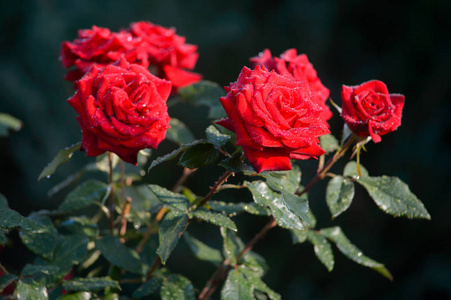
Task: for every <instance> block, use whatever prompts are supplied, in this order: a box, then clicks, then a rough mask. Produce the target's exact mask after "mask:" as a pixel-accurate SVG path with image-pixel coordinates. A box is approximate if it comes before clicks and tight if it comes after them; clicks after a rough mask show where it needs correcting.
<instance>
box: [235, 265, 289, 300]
mask: <svg viewBox="0 0 451 300" xmlns="http://www.w3.org/2000/svg"><path fill="white" fill-rule="evenodd" d="M239 270H240V271H241V272H242V273H243V274H244V275H245V276H246V278H247V280H248V281H249V283H250V284H251V285H252V286H253V288H254V289H255V290H259V291H261V292H263V293H265V294H266V295H268V297H269V299H271V300H281V299H282V298H281V297H280V295H279V294H277V293H276V292H274V291H273V290H272V289H270V288H269V287H268V286H267V285H266V283H264V282H263V281H262V280H261V278H260V277H259V276H256V274H255V272H254V271H253V270H252V269H248V268H245V267H240V268H239Z"/></svg>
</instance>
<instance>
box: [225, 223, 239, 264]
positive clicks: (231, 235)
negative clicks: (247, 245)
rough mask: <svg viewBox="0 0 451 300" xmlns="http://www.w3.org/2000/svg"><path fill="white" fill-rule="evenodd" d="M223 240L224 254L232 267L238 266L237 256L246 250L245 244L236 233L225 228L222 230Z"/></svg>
mask: <svg viewBox="0 0 451 300" xmlns="http://www.w3.org/2000/svg"><path fill="white" fill-rule="evenodd" d="M220 231H221V235H222V238H223V252H222V254H223V255H224V257H225V258H226V259H228V260H229V261H230V265H232V266H233V265H236V256H237V255H238V253H239V252H240V251H241V250H242V249H243V248H244V245H243V242H242V241H241V240H240V239H239V238H238V237H237V235H236V232H235V231H232V230H229V229H227V228H225V227H221V228H220Z"/></svg>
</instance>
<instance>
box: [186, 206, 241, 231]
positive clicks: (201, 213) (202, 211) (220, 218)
mask: <svg viewBox="0 0 451 300" xmlns="http://www.w3.org/2000/svg"><path fill="white" fill-rule="evenodd" d="M192 214H193V216H194V217H195V218H197V219H201V220H204V221H207V222H209V223H211V224H214V225H217V226H222V227H226V228H229V229H231V230H233V231H237V230H238V229H237V228H236V225H235V223H234V222H233V221H232V220H231V219H230V218H229V217H227V216H225V215H223V214H220V213H215V212H211V211H209V210H208V209H206V208H204V207H199V208H197V209H196V210H195V211H193V212H192Z"/></svg>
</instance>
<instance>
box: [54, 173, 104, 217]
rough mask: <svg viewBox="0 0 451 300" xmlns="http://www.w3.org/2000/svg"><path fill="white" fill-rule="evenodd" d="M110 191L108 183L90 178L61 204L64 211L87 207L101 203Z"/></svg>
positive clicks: (60, 207)
mask: <svg viewBox="0 0 451 300" xmlns="http://www.w3.org/2000/svg"><path fill="white" fill-rule="evenodd" d="M107 192H108V185H107V184H105V183H103V182H101V181H98V180H94V179H91V180H88V181H85V182H84V183H82V184H81V185H79V186H78V187H76V188H75V189H74V190H73V191H71V192H70V193H69V194H68V195H67V196H66V198H65V199H64V201H63V203H61V205H60V206H59V209H60V210H62V211H69V210H77V209H82V208H85V207H87V206H89V205H91V204H94V203H99V204H100V203H101V202H102V199H104V198H105V197H106V195H107Z"/></svg>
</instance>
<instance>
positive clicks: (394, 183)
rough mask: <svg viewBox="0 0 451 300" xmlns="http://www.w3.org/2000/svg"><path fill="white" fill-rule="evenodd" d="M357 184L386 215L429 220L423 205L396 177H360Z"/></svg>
mask: <svg viewBox="0 0 451 300" xmlns="http://www.w3.org/2000/svg"><path fill="white" fill-rule="evenodd" d="M357 182H358V183H360V184H361V185H363V186H364V187H365V189H366V190H367V191H368V193H369V194H370V196H371V198H373V200H374V202H376V204H377V206H379V208H380V209H382V210H383V211H385V212H386V213H388V214H391V215H394V216H404V217H407V218H411V219H412V218H420V219H427V220H430V219H431V216H430V215H429V213H428V212H427V210H426V208H425V207H424V205H423V203H421V201H420V200H419V199H418V198H417V197H416V196H415V195H414V194H413V193H412V192H411V191H410V189H409V186H408V185H407V184H405V183H404V182H402V181H401V180H400V179H399V178H398V177H388V176H381V177H364V176H362V177H361V178H359V179H357Z"/></svg>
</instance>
